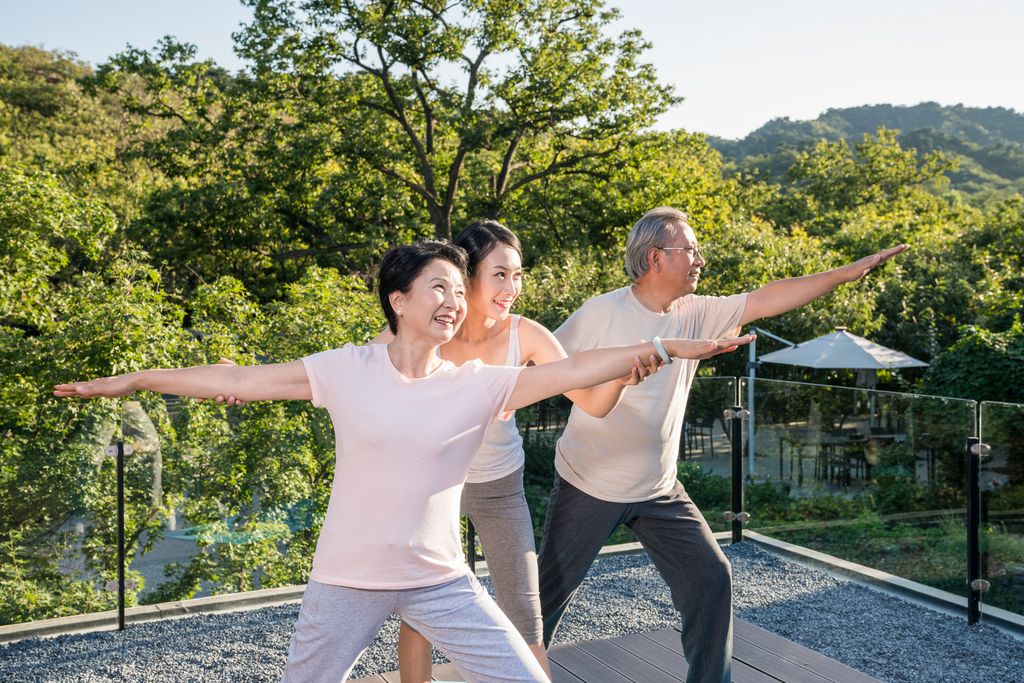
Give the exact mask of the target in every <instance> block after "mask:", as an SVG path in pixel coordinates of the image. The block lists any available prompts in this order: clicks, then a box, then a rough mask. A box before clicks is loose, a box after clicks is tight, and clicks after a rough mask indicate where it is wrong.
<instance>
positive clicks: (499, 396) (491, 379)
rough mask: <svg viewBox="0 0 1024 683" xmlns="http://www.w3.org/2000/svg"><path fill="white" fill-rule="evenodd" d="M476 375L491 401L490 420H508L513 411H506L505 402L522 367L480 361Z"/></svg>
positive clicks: (509, 396)
mask: <svg viewBox="0 0 1024 683" xmlns="http://www.w3.org/2000/svg"><path fill="white" fill-rule="evenodd" d="M475 362H476V363H478V364H479V366H478V367H477V369H476V375H477V377H478V378H479V380H480V382H481V383H482V384H483V389H484V393H485V394H486V395H487V397H488V398H489V399H490V401H491V422H495V421H497V420H508V419H509V418H511V417H512V415H513V414H514V413H515V411H506V410H505V404H506V403H508V400H509V399H510V398H511V397H512V392H513V391H515V388H516V382H518V381H519V373H521V372H522V371H523V368H522V367H510V366H507V365H505V366H498V365H484V364H483V363H481V362H480V361H475Z"/></svg>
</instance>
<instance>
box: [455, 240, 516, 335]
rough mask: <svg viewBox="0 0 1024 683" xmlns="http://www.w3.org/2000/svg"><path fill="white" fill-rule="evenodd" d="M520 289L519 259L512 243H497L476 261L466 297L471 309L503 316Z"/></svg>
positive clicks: (502, 318)
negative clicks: (481, 259)
mask: <svg viewBox="0 0 1024 683" xmlns="http://www.w3.org/2000/svg"><path fill="white" fill-rule="evenodd" d="M521 291H523V262H522V259H520V258H519V254H517V253H516V250H515V249H513V248H512V247H509V246H506V245H504V244H499V245H498V246H496V247H495V248H494V249H492V250H491V253H489V254H488V255H487V256H486V257H485V258H484V260H483V261H481V262H480V263H479V264H478V265H477V268H476V273H475V274H474V275H473V277H472V278H471V279H470V286H469V295H468V297H467V300H468V302H469V308H470V309H471V310H472V311H473V312H474V313H478V314H481V315H484V316H486V317H488V318H494V319H495V320H504V319H505V318H507V317H508V315H509V312H510V311H511V310H512V304H513V303H514V302H515V300H516V299H517V298H518V297H519V293H520V292H521Z"/></svg>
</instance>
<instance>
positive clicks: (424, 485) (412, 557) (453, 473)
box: [302, 344, 522, 590]
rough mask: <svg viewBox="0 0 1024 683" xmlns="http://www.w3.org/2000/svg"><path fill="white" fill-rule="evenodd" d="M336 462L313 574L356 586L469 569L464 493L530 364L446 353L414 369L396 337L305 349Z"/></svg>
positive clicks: (430, 581)
mask: <svg viewBox="0 0 1024 683" xmlns="http://www.w3.org/2000/svg"><path fill="white" fill-rule="evenodd" d="M302 362H303V365H305V368H306V374H307V376H308V377H309V385H310V387H311V388H312V391H313V405H315V406H317V407H326V408H327V410H328V411H329V412H330V414H331V421H332V422H333V423H334V434H335V439H336V444H337V462H336V464H335V467H334V486H333V488H332V490H331V499H330V502H329V503H328V506H327V517H326V519H325V520H324V526H323V530H322V531H321V532H320V540H319V541H318V542H317V547H316V554H315V555H314V557H313V570H312V572H311V573H310V578H312V579H313V580H315V581H319V582H320V583H326V584H332V585H337V586H348V587H351V588H366V589H389V590H390V589H403V588H417V587H421V586H433V585H437V584H439V583H443V582H445V581H449V580H451V579H454V578H457V577H458V576H461V575H462V574H464V573H465V572H466V571H467V568H466V562H465V558H464V556H463V553H462V545H461V543H460V540H459V498H460V496H461V494H462V485H463V483H464V482H465V479H466V474H467V472H468V471H469V463H470V461H472V459H473V454H474V453H476V450H477V448H479V447H480V444H481V442H482V441H483V438H484V434H485V432H486V430H487V426H488V425H489V424H490V423H491V422H493V421H494V420H495V419H500V417H501V414H502V411H503V409H504V407H505V403H507V402H508V399H509V397H510V396H511V395H512V391H513V389H515V385H516V380H517V379H518V378H519V373H520V372H521V371H522V368H511V367H492V366H489V365H484V364H483V363H481V362H480V361H471V362H468V363H465V364H464V365H462V366H461V367H458V368H456V367H455V366H454V365H453V364H452V363H450V362H448V361H444V362H443V363H442V364H441V366H440V367H439V368H438V369H437V370H435V371H434V372H433V373H431V374H430V375H429V376H427V377H423V378H419V379H410V378H408V377H405V376H404V375H402V374H401V373H400V372H399V371H398V370H397V369H396V368H395V366H394V364H392V362H391V358H390V356H389V355H388V347H387V345H386V344H375V345H372V346H353V345H351V344H347V345H346V346H344V347H343V348H340V349H333V350H331V351H324V352H323V353H318V354H315V355H312V356H307V357H306V358H303V359H302Z"/></svg>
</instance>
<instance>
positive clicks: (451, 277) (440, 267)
mask: <svg viewBox="0 0 1024 683" xmlns="http://www.w3.org/2000/svg"><path fill="white" fill-rule="evenodd" d="M390 298H391V305H392V307H394V309H395V312H396V313H397V314H398V336H399V337H402V336H405V335H406V334H411V335H413V336H414V337H422V338H427V339H430V340H432V341H436V342H438V343H440V344H443V343H445V342H446V341H448V340H449V339H451V338H452V335H454V334H455V330H456V329H458V326H459V324H460V323H461V322H462V321H463V319H464V318H465V317H466V286H465V283H464V282H463V281H462V274H461V273H460V272H459V269H458V268H456V267H455V266H454V265H452V264H451V263H449V262H448V261H445V260H443V259H435V260H433V261H431V262H430V263H428V264H427V265H426V266H424V268H423V270H422V271H421V272H420V274H419V275H418V276H417V277H416V279H415V280H413V281H412V285H410V287H409V291H408V292H400V291H396V292H392V293H391V297H390Z"/></svg>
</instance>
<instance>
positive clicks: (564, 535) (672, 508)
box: [538, 477, 732, 683]
mask: <svg viewBox="0 0 1024 683" xmlns="http://www.w3.org/2000/svg"><path fill="white" fill-rule="evenodd" d="M620 524H625V525H626V526H627V527H628V528H629V529H630V530H631V531H632V532H633V534H634V535H635V536H636V537H637V540H639V541H640V543H642V544H643V546H644V549H646V550H647V554H648V556H650V558H651V561H652V562H654V566H655V567H657V569H658V571H659V572H660V573H661V576H662V578H664V579H665V583H667V584H668V587H669V589H670V590H671V592H672V603H673V605H675V608H676V609H677V610H679V613H680V615H681V616H682V643H683V654H684V655H685V656H686V661H687V662H689V665H690V670H689V672H688V674H687V676H686V682H687V683H729V681H730V677H731V672H730V669H731V662H732V568H731V567H730V565H729V560H727V559H726V557H725V555H724V554H722V551H721V549H719V547H718V543H717V542H716V541H715V537H714V535H713V534H712V533H711V529H710V527H708V524H707V522H706V521H704V516H703V515H701V513H700V510H698V509H697V506H696V505H694V504H693V501H691V500H690V497H689V496H688V495H686V491H685V490H683V485H682V484H680V483H679V482H678V481H677V482H676V485H675V488H674V489H673V490H672V491H671V492H670V493H668V494H667V495H664V496H661V497H659V498H655V499H653V500H646V501H643V502H639V503H609V502H607V501H603V500H599V499H597V498H594V497H593V496H589V495H587V494H586V493H583V492H582V491H580V490H579V489H577V488H576V487H574V486H573V485H572V484H570V483H568V482H567V481H565V480H564V479H562V478H561V477H556V478H555V487H554V489H553V490H552V491H551V497H550V499H549V501H548V512H547V519H546V520H545V522H544V538H543V540H542V541H541V546H540V555H539V557H538V564H539V570H540V601H541V613H542V615H543V618H544V645H545V646H547V645H550V644H551V639H552V637H553V636H554V633H555V629H556V628H557V627H558V622H559V621H560V620H561V618H562V614H563V613H564V612H565V609H566V607H568V606H569V602H570V601H571V600H572V598H573V596H574V595H575V594H576V590H577V589H578V588H579V585H580V583H582V582H583V579H584V578H585V577H586V575H587V571H588V570H589V569H590V565H591V564H593V562H594V560H595V559H596V558H597V554H598V552H599V551H600V550H601V547H602V546H603V545H604V543H605V541H607V540H608V537H609V536H611V534H612V532H613V531H614V530H615V528H616V527H617V526H619V525H620Z"/></svg>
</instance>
